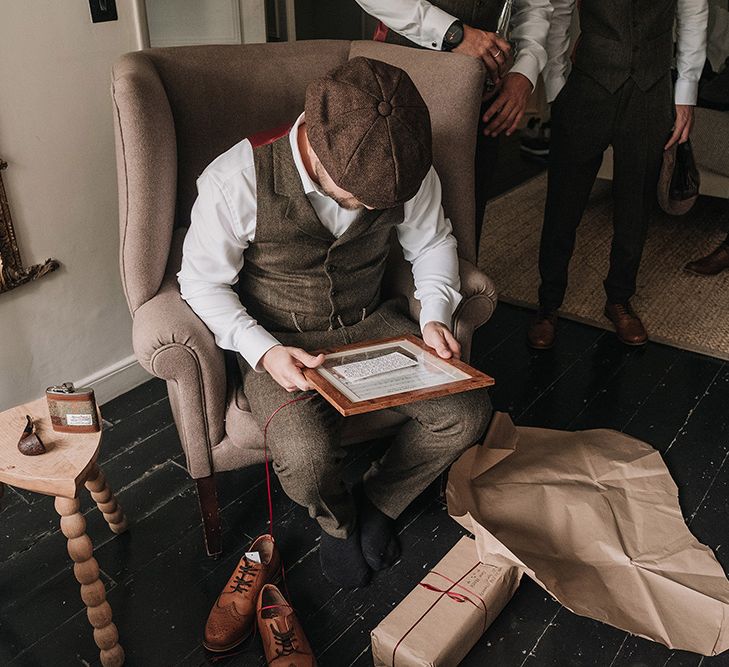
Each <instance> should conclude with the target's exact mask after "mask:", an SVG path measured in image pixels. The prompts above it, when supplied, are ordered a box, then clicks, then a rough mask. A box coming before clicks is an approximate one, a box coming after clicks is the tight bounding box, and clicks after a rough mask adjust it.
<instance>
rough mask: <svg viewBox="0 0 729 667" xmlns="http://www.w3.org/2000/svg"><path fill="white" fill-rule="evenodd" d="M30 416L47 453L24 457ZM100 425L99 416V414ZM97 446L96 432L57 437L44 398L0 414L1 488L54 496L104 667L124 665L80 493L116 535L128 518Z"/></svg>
mask: <svg viewBox="0 0 729 667" xmlns="http://www.w3.org/2000/svg"><path fill="white" fill-rule="evenodd" d="M26 415H30V416H31V417H32V418H33V421H34V422H35V424H36V428H37V434H38V436H39V437H40V439H41V440H42V442H43V444H44V445H45V446H46V449H47V450H48V451H46V453H45V454H40V455H38V456H24V455H23V454H21V453H20V452H19V451H18V438H19V437H20V434H21V432H22V430H23V427H24V425H25V423H26V419H25V416H26ZM99 423H101V416H99ZM100 444H101V431H99V432H97V433H57V432H56V431H54V430H53V429H52V427H51V420H50V417H49V415H48V405H47V403H46V399H45V398H42V399H39V400H37V401H33V402H31V403H26V404H25V405H20V406H18V407H15V408H12V409H10V410H6V411H5V412H2V413H0V487H2V484H3V483H5V484H9V485H10V486H15V487H18V488H20V489H26V490H27V491H34V492H36V493H44V494H46V495H49V496H55V499H56V502H55V507H56V511H57V512H58V514H60V516H61V532H63V534H64V535H65V536H66V538H67V539H68V553H69V555H70V556H71V558H72V559H73V561H74V565H73V573H74V575H75V576H76V579H77V580H78V581H79V583H80V584H81V599H82V600H83V601H84V604H85V605H86V607H87V608H88V609H87V614H88V618H89V622H90V623H91V625H92V626H93V627H94V640H95V641H96V644H97V645H98V647H99V649H101V654H100V658H101V664H102V665H103V666H104V667H119V666H120V665H123V664H124V651H123V649H122V647H121V645H120V644H119V633H118V632H117V629H116V625H114V623H113V622H112V620H111V607H110V606H109V603H108V602H107V600H106V590H105V589H104V582H103V581H101V579H99V565H98V563H97V562H96V559H95V558H94V556H93V551H94V547H93V544H92V543H91V539H90V538H89V536H88V535H87V534H86V519H84V516H83V514H81V512H80V511H79V500H78V492H79V490H80V489H81V488H82V487H83V486H86V488H87V489H88V490H89V491H90V492H91V497H92V498H93V499H94V500H95V501H96V504H97V505H98V507H99V509H100V510H101V512H102V513H103V515H104V518H105V519H106V521H107V523H108V524H109V528H111V530H112V531H113V532H114V533H123V532H124V531H125V530H126V528H127V520H126V517H125V516H124V512H123V511H122V508H121V507H120V506H119V504H118V503H117V500H116V498H115V497H114V494H113V493H112V492H111V490H110V489H109V486H108V484H107V483H106V478H105V477H104V473H103V472H102V471H101V470H100V469H99V467H98V466H97V464H96V459H97V456H98V453H99V445H100Z"/></svg>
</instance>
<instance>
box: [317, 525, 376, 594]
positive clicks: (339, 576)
mask: <svg viewBox="0 0 729 667" xmlns="http://www.w3.org/2000/svg"><path fill="white" fill-rule="evenodd" d="M359 540H360V536H359V531H358V530H356V531H354V532H353V533H352V534H351V535H350V536H349V537H348V538H346V539H342V538H338V537H332V536H331V535H329V534H328V533H325V532H324V531H323V530H322V531H321V543H320V545H319V560H320V562H321V569H322V572H323V573H324V576H325V577H326V578H327V579H328V580H329V581H331V582H332V583H333V584H336V585H337V586H341V587H342V588H359V587H361V586H366V585H367V584H368V583H369V582H370V576H371V574H372V572H371V571H370V568H369V567H368V566H367V563H366V561H365V559H364V557H363V556H362V548H361V547H360V542H359Z"/></svg>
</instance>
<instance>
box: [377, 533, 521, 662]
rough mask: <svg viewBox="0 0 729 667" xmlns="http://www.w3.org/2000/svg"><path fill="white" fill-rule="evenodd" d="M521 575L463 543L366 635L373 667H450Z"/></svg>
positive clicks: (508, 596)
mask: <svg viewBox="0 0 729 667" xmlns="http://www.w3.org/2000/svg"><path fill="white" fill-rule="evenodd" d="M520 579H521V571H520V570H518V569H517V568H515V567H512V566H511V565H508V566H506V567H496V566H494V565H486V564H483V563H481V562H479V559H478V554H477V551H476V543H475V542H474V540H473V539H471V538H470V537H463V538H461V540H460V541H459V542H458V543H457V544H456V545H455V546H454V547H453V549H451V550H450V551H449V552H448V553H447V554H446V556H445V557H444V558H443V559H442V560H441V561H440V562H439V563H438V565H436V566H435V567H434V568H433V569H432V570H431V571H430V572H429V573H428V574H426V575H425V577H424V578H423V580H422V581H421V582H420V584H418V585H417V586H416V587H415V589H414V590H413V591H412V592H410V593H409V594H408V595H407V596H406V597H405V599H404V600H403V601H402V602H401V603H400V604H399V605H397V607H395V609H393V610H392V611H391V612H390V613H389V614H388V615H387V616H386V617H385V619H384V620H383V621H382V622H381V623H380V624H379V625H378V626H377V627H376V628H375V629H374V630H373V631H372V657H373V660H374V663H375V667H416V666H417V667H421V666H422V667H454V666H455V665H457V664H458V663H459V662H461V660H463V658H464V657H465V655H466V654H467V653H468V651H470V650H471V648H472V647H473V645H474V644H475V643H476V642H477V641H478V640H479V638H480V637H481V635H483V633H484V632H485V630H486V628H487V627H488V626H489V625H490V624H491V622H492V621H493V620H494V619H495V618H496V616H498V615H499V612H500V611H501V610H502V609H503V608H504V605H506V603H507V602H508V601H509V600H510V599H511V596H512V595H513V594H514V591H515V590H516V588H517V586H518V585H519V581H520Z"/></svg>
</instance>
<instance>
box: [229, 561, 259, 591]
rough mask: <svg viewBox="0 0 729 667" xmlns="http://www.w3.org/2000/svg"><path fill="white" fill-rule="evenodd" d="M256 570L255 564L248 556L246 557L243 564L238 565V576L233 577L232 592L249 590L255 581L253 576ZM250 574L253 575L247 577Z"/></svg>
mask: <svg viewBox="0 0 729 667" xmlns="http://www.w3.org/2000/svg"><path fill="white" fill-rule="evenodd" d="M255 570H256V567H255V565H253V564H252V563H251V562H250V561H249V560H248V559H247V558H245V560H244V561H243V564H242V565H239V566H238V576H237V577H236V578H235V579H233V588H232V589H231V591H230V592H231V593H241V592H243V591H247V590H248V589H249V588H250V587H251V584H252V583H253V578H252V576H253V573H254V572H255ZM249 575H251V578H250V579H248V578H247V577H248V576H249Z"/></svg>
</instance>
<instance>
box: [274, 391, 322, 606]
mask: <svg viewBox="0 0 729 667" xmlns="http://www.w3.org/2000/svg"><path fill="white" fill-rule="evenodd" d="M314 396H316V393H314V392H312V393H307V394H304V395H303V396H299V397H298V398H292V399H291V400H290V401H286V403H282V404H281V405H279V406H278V407H277V408H276V409H275V410H274V411H273V412H272V413H271V416H270V417H269V418H268V419H267V420H266V425H265V426H264V427H263V456H264V458H265V460H266V493H267V495H268V534H269V535H270V536H271V537H273V500H272V498H271V472H270V470H269V464H268V425H269V424H270V423H271V420H272V419H273V418H274V417H275V416H276V415H277V414H278V412H279V411H280V410H283V409H284V408H285V407H287V406H289V405H291V404H292V403H298V402H299V401H306V400H308V399H310V398H313V397H314ZM281 580H282V581H283V585H284V590H285V591H286V597H287V598H288V599H291V595H290V594H289V586H288V584H287V583H286V570H285V569H284V564H283V559H281Z"/></svg>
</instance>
